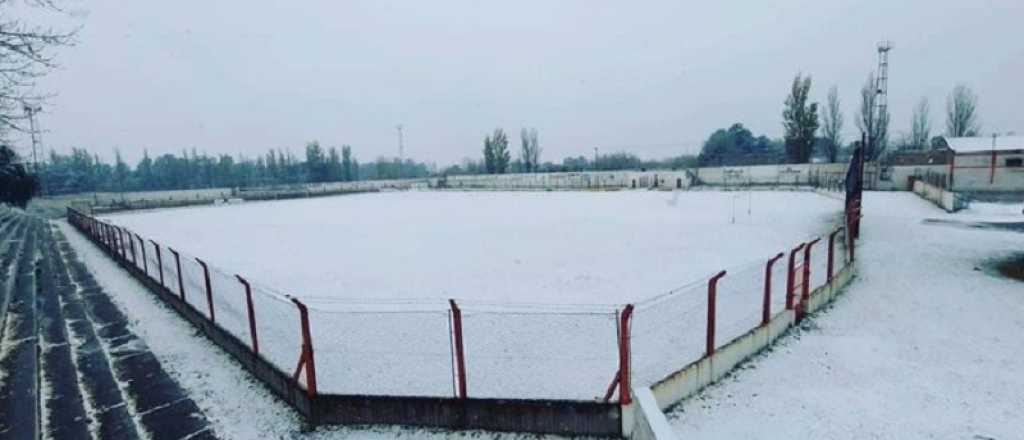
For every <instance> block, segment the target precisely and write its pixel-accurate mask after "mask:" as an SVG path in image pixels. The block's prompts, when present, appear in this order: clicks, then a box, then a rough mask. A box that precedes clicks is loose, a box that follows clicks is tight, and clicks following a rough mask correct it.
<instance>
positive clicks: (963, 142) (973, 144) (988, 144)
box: [945, 136, 1024, 153]
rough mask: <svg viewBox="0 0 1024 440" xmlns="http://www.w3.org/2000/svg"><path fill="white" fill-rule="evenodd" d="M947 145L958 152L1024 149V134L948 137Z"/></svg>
mask: <svg viewBox="0 0 1024 440" xmlns="http://www.w3.org/2000/svg"><path fill="white" fill-rule="evenodd" d="M945 140H946V145H949V148H950V149H952V150H953V151H956V152H957V153H977V152H985V151H993V150H995V151H1010V150H1024V136H998V137H996V138H995V139H993V138H992V137H991V136H976V137H947V138H945Z"/></svg>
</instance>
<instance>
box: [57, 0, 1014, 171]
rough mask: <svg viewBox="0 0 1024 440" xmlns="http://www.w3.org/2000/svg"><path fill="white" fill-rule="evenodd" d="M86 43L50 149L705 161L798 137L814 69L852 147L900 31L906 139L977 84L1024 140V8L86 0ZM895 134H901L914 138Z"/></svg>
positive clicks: (72, 56)
mask: <svg viewBox="0 0 1024 440" xmlns="http://www.w3.org/2000/svg"><path fill="white" fill-rule="evenodd" d="M75 6H76V8H77V9H81V10H82V11H84V13H83V14H81V16H80V17H78V18H77V19H76V20H77V21H78V22H79V23H80V24H81V26H82V30H81V32H80V34H79V36H78V40H79V44H78V45H77V46H75V47H71V48H66V49H61V51H60V52H59V54H58V55H59V62H60V63H61V64H62V68H61V69H60V70H59V71H56V72H53V73H52V74H51V75H50V76H48V77H47V78H45V79H43V80H42V81H41V82H40V87H41V89H42V90H43V91H46V92H54V93H57V94H58V95H57V96H56V97H55V98H53V99H52V100H50V102H49V103H48V104H47V105H46V109H45V114H43V115H40V123H41V124H42V126H43V127H44V128H45V129H46V130H47V132H46V133H45V138H44V142H45V143H46V145H47V147H48V148H50V147H52V148H55V149H57V150H58V151H66V150H68V149H69V148H70V147H71V146H79V147H85V148H88V149H90V150H94V151H97V152H99V153H100V154H101V155H103V156H105V157H107V158H110V157H112V155H113V153H112V152H113V150H114V149H115V148H119V149H120V150H121V152H122V153H123V154H124V156H125V157H126V158H127V159H129V160H131V161H132V162H134V161H135V160H137V159H138V158H139V157H141V155H142V151H143V149H148V150H149V151H150V153H151V154H156V153H163V152H175V153H177V152H180V151H181V150H182V149H183V148H192V147H195V148H197V149H198V150H199V151H206V152H208V153H211V154H217V153H230V154H238V153H242V154H246V155H249V156H252V155H256V154H262V153H264V152H265V151H266V150H267V149H268V148H290V149H291V150H292V151H293V152H295V153H300V152H301V149H302V147H303V145H304V144H305V142H306V141H309V140H313V139H317V140H319V141H320V142H321V143H322V144H323V145H325V146H340V145H341V144H350V145H352V146H353V148H354V150H355V152H356V155H357V157H359V158H360V159H361V160H370V159H374V158H376V157H377V156H383V155H387V156H393V155H396V150H397V146H396V145H397V136H396V131H395V125H396V124H399V123H401V124H404V126H405V134H406V152H407V153H406V154H407V155H408V156H410V157H413V158H416V159H420V160H431V161H436V162H438V163H439V164H442V165H443V164H445V163H448V162H454V161H458V160H460V159H461V158H463V157H473V158H477V156H480V154H481V153H480V150H481V148H482V139H483V137H484V135H485V134H487V133H488V132H489V131H490V130H493V129H494V128H495V127H503V128H505V130H506V131H508V132H510V134H511V138H512V139H511V141H512V144H513V146H515V147H516V148H518V132H519V128H520V127H521V126H524V125H525V126H533V127H536V128H537V129H538V130H539V132H540V143H541V146H542V148H543V149H544V152H543V156H542V160H554V161H560V160H561V159H562V158H563V157H565V156H567V155H587V156H590V155H592V154H593V147H595V146H596V147H600V148H601V150H602V151H605V152H610V151H613V150H629V151H633V152H636V153H638V154H640V155H642V156H646V157H659V158H660V157H667V156H671V155H676V154H680V153H684V152H691V153H692V152H696V151H697V149H698V148H699V145H700V142H701V141H702V140H703V139H705V138H706V137H707V136H708V135H709V134H710V132H711V131H713V130H714V129H717V128H720V127H725V126H728V125H730V124H732V123H734V122H742V123H744V124H745V125H747V126H748V127H749V128H750V129H752V130H753V131H754V132H755V134H767V135H769V136H772V137H778V136H781V134H782V125H781V121H780V115H781V112H782V103H783V100H784V99H785V95H786V92H787V88H788V87H789V84H790V81H791V80H792V78H793V76H794V74H796V73H797V72H803V73H805V74H810V75H813V78H814V85H813V87H812V97H813V99H815V100H817V101H824V98H825V95H826V93H827V90H828V87H829V86H831V85H833V84H834V85H837V86H838V87H839V91H840V96H841V97H842V100H843V111H844V113H845V114H846V116H847V120H846V126H845V128H846V130H845V131H846V132H847V140H849V139H850V138H852V137H854V136H856V135H855V127H854V124H853V120H852V116H853V114H854V110H855V107H856V105H857V102H858V97H857V92H858V90H859V88H860V86H861V84H863V82H864V80H865V78H866V77H867V75H868V73H870V72H872V71H873V70H874V69H875V64H876V52H875V44H876V43H877V42H878V41H879V40H882V39H889V40H892V41H893V43H894V45H895V49H894V50H893V51H892V55H891V67H890V72H891V73H890V83H889V84H890V85H889V96H890V98H889V102H890V109H891V111H892V114H893V122H892V130H893V131H895V132H896V133H897V134H898V133H900V132H905V131H908V130H909V126H910V112H911V108H912V107H913V105H914V103H915V102H916V101H917V100H918V99H920V98H921V97H923V96H924V97H928V98H929V99H930V101H931V107H932V114H931V119H932V125H933V127H934V129H933V131H939V130H941V129H942V128H943V127H944V113H943V112H944V108H945V97H946V95H947V94H948V92H949V91H950V90H951V89H952V88H953V86H954V85H955V84H956V83H957V82H964V83H967V84H968V85H970V86H971V87H973V88H974V90H975V91H976V92H977V94H978V95H979V96H980V113H981V122H982V126H983V127H982V128H983V132H985V133H990V132H992V131H999V132H1005V131H1009V130H1015V131H1017V132H1018V133H1021V132H1024V111H1022V108H1024V107H1022V105H1021V100H1022V98H1024V31H1021V25H1022V23H1024V2H1022V1H1020V0H1003V1H974V0H912V1H884V2H881V1H879V2H872V1H863V0H842V1H822V0H817V1H812V0H800V1H775V2H740V1H717V2H713V1H700V2H686V1H647V2H623V1H569V0H561V1H532V0H530V1H516V2H487V3H485V2H476V1H440V0H438V1H431V2H413V1H401V2H399V1H381V0H374V1H354V0H349V1H260V0H249V1H241V0H222V1H208V0H207V1H196V0H176V1H165V2H152V1H142V2H136V1H123V0H120V1H111V0H96V1H83V2H81V3H76V4H75ZM893 137H895V136H893Z"/></svg>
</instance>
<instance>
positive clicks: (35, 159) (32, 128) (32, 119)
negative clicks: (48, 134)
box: [24, 104, 42, 175]
mask: <svg viewBox="0 0 1024 440" xmlns="http://www.w3.org/2000/svg"><path fill="white" fill-rule="evenodd" d="M24 109H25V114H26V115H28V126H29V134H30V135H31V136H32V172H34V173H35V174H36V175H38V174H39V156H38V153H37V151H38V149H39V143H40V142H41V141H40V139H39V135H38V133H37V130H36V113H38V112H39V111H40V110H42V108H40V107H39V106H38V105H37V106H35V107H33V106H31V105H28V104H25V107H24Z"/></svg>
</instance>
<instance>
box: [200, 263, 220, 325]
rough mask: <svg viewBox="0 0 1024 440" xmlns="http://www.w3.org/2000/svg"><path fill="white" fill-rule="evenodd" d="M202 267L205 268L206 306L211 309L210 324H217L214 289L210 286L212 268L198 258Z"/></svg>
mask: <svg viewBox="0 0 1024 440" xmlns="http://www.w3.org/2000/svg"><path fill="white" fill-rule="evenodd" d="M196 261H197V262H199V265H200V266H203V281H204V282H205V283H206V306H207V307H209V308H210V322H212V323H216V322H217V315H216V314H215V313H213V288H212V287H211V286H210V268H209V267H207V266H206V262H205V261H203V260H200V259H199V258H196Z"/></svg>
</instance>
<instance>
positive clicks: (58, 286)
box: [36, 225, 92, 439]
mask: <svg viewBox="0 0 1024 440" xmlns="http://www.w3.org/2000/svg"><path fill="white" fill-rule="evenodd" d="M41 236H42V237H43V239H42V240H41V241H40V253H41V255H42V258H40V259H39V260H38V261H39V264H38V265H37V268H36V279H37V280H38V283H37V286H38V290H37V293H36V304H37V310H38V311H39V336H40V343H39V347H40V360H41V364H42V368H43V370H42V374H43V377H42V382H41V383H42V384H43V386H42V390H43V393H42V395H41V396H40V398H41V399H42V405H41V410H42V431H43V432H44V433H46V434H47V435H48V436H49V437H51V438H59V439H90V438H92V435H91V433H90V430H89V426H90V424H91V423H92V419H91V418H90V417H89V414H88V413H89V411H87V409H86V406H87V403H86V401H85V400H84V396H83V391H82V389H81V388H80V387H79V383H80V382H81V379H82V378H81V377H79V373H78V368H77V367H76V366H75V360H74V353H73V352H72V351H73V350H72V343H71V341H70V340H69V337H68V328H67V323H66V322H65V320H64V312H63V309H62V308H61V297H62V295H64V294H66V292H67V290H68V289H74V285H72V284H71V280H70V278H69V277H68V276H67V271H66V270H64V265H63V260H62V259H61V258H60V256H59V255H60V254H59V252H57V247H56V244H55V241H54V239H53V236H52V231H51V230H50V226H49V225H47V226H46V227H44V228H42V232H41ZM90 409H91V408H90Z"/></svg>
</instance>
